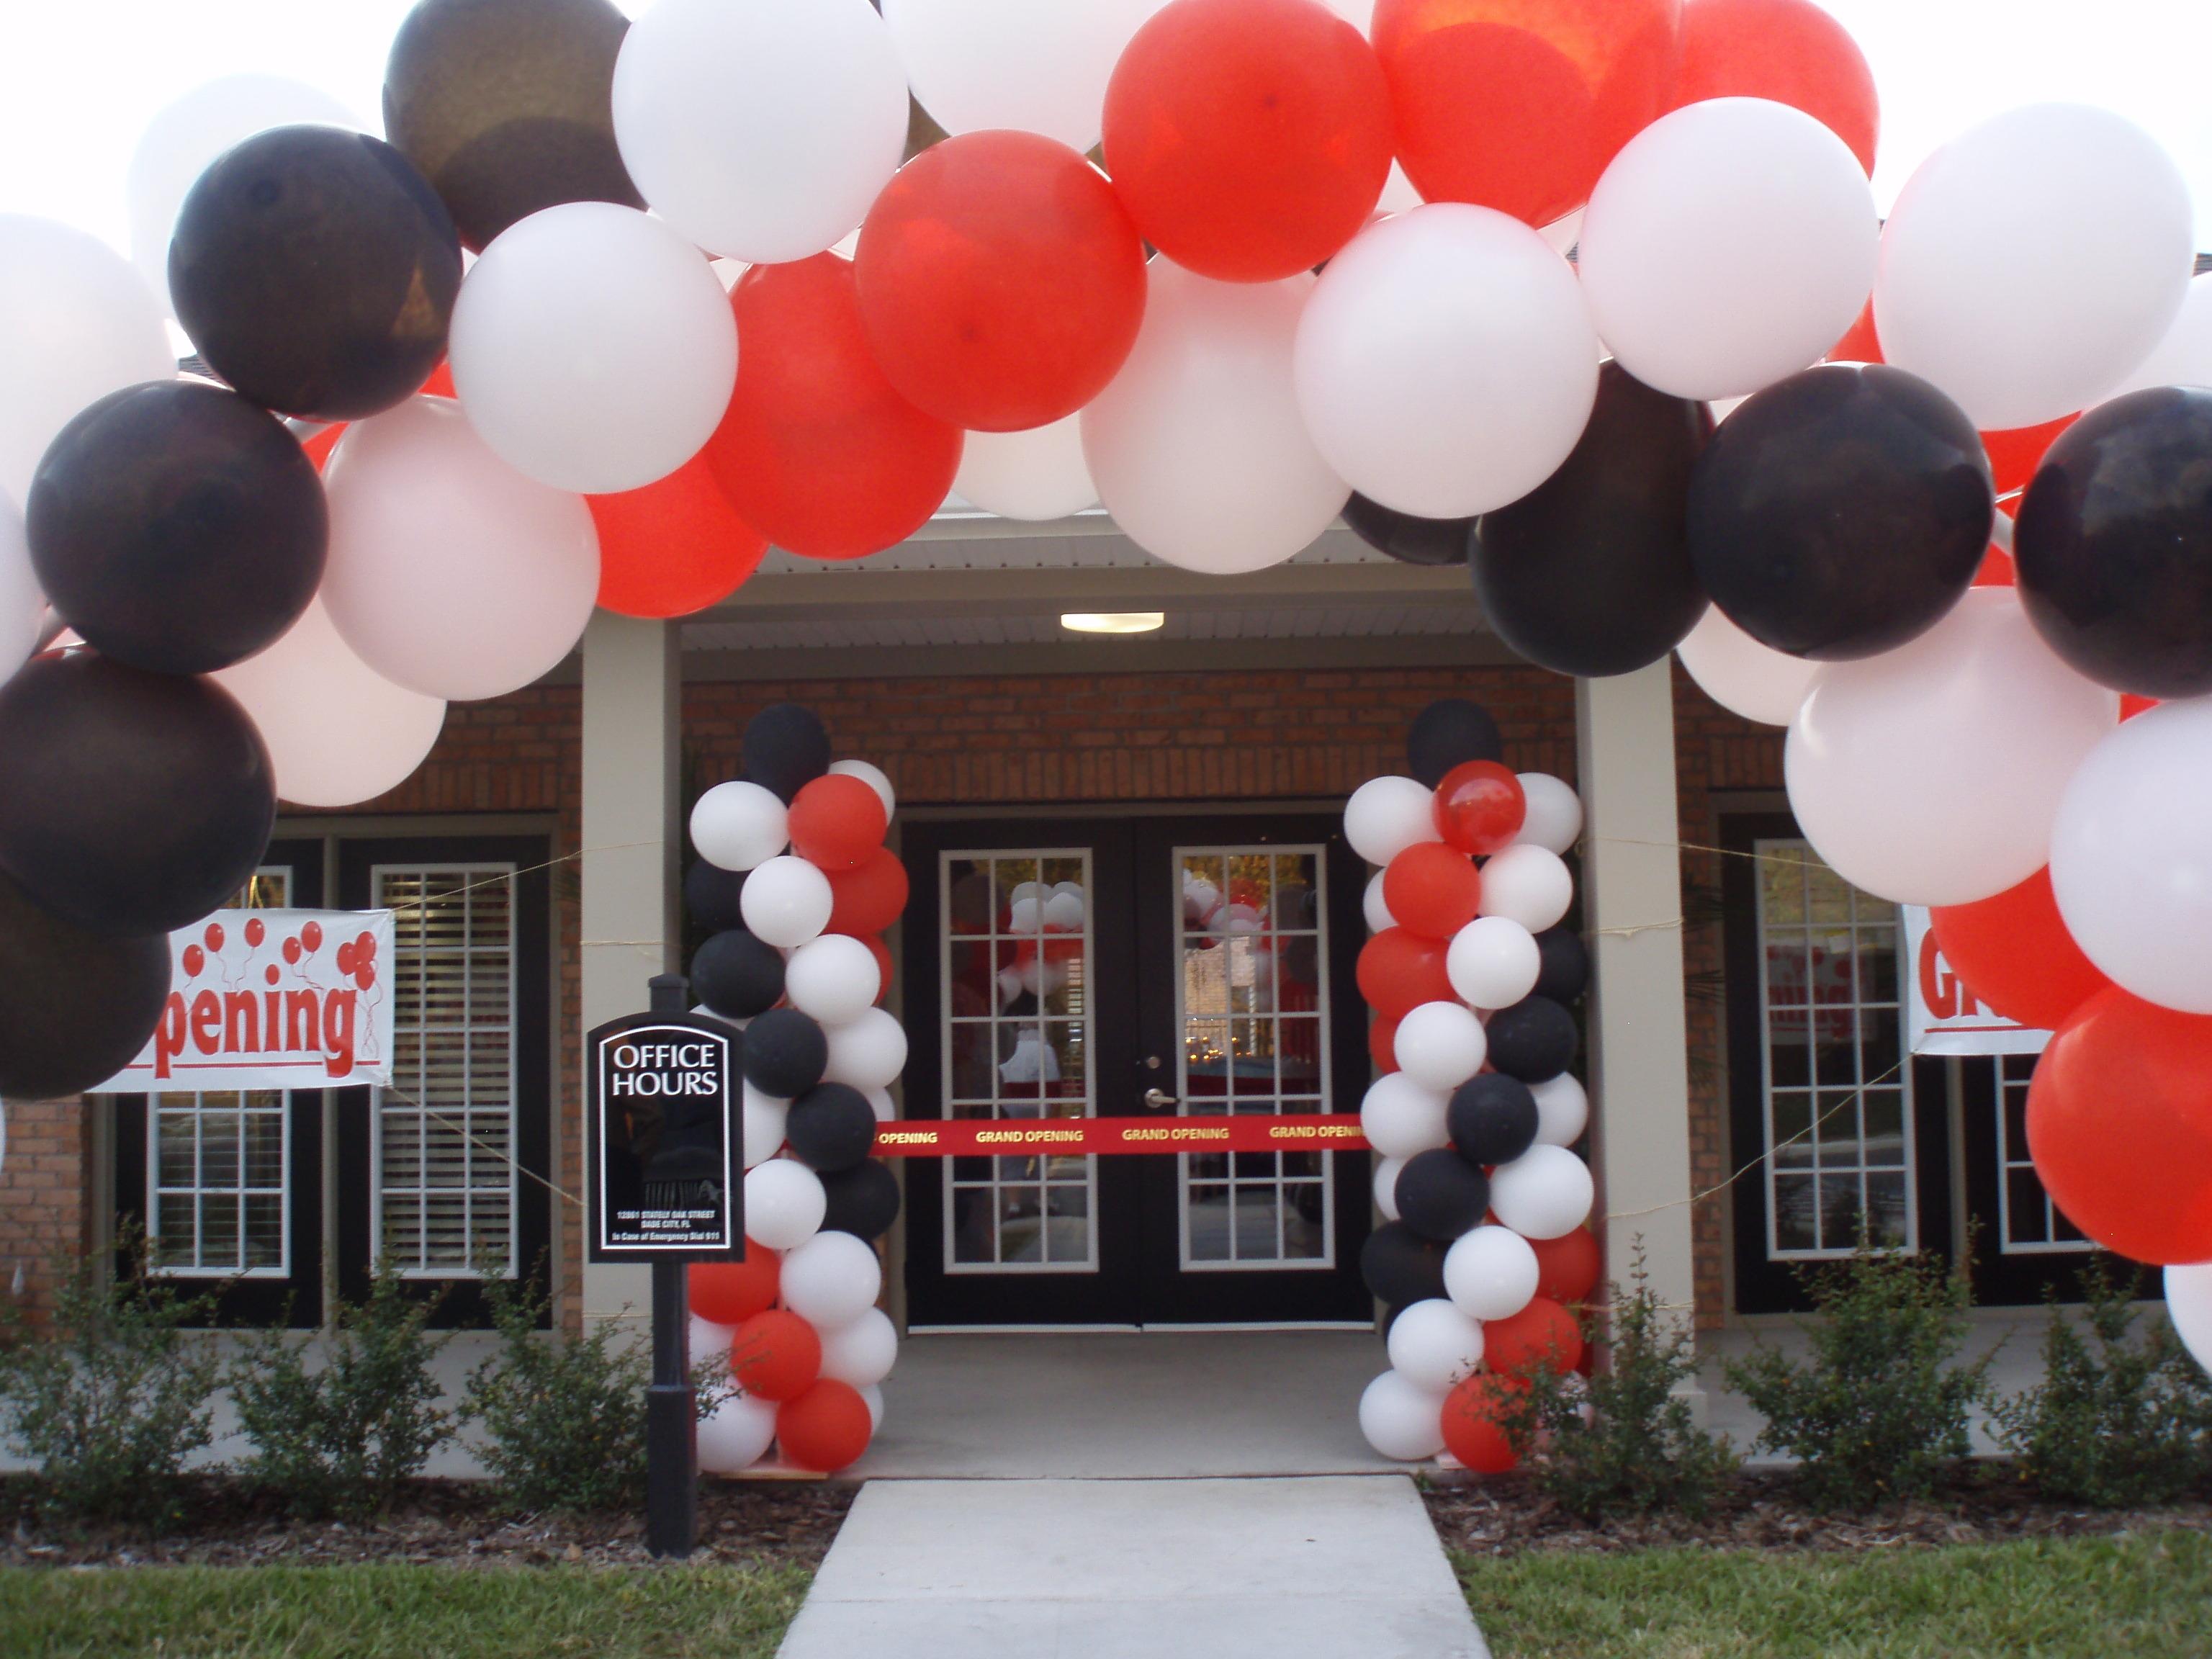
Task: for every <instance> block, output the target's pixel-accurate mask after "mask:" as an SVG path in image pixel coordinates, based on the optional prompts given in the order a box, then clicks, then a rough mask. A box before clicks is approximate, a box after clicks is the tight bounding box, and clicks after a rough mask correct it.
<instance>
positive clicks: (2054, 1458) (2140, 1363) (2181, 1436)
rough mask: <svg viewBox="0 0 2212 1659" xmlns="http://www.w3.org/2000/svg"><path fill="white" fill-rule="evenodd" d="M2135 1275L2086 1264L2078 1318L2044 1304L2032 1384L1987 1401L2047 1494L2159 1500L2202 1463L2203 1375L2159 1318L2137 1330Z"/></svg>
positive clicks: (2208, 1432) (2210, 1448) (2069, 1498)
mask: <svg viewBox="0 0 2212 1659" xmlns="http://www.w3.org/2000/svg"><path fill="white" fill-rule="evenodd" d="M2141 1282H2142V1275H2141V1273H2130V1274H2129V1275H2128V1276H2127V1278H2126V1279H2116V1278H2115V1277H2114V1276H2113V1275H2112V1273H2111V1272H2110V1271H2109V1269H2108V1268H2107V1267H2106V1265H2105V1264H2104V1263H2103V1262H2102V1261H2097V1262H2093V1263H2092V1264H2091V1265H2090V1266H2089V1267H2087V1268H2086V1269H2084V1270H2083V1271H2082V1273H2081V1293H2082V1301H2083V1305H2082V1308H2081V1312H2080V1315H2079V1316H2078V1319H2076V1318H2073V1317H2069V1316H2067V1314H2066V1313H2064V1312H2063V1311H2062V1310H2060V1309H2059V1307H2058V1306H2057V1302H2056V1300H2055V1298H2054V1300H2053V1302H2052V1304H2051V1323H2050V1325H2049V1326H2048V1327H2047V1328H2045V1332H2044V1337H2043V1381H2042V1383H2040V1384H2039V1385H2038V1386H2037V1387H2035V1388H2033V1389H2029V1390H2028V1391H2027V1393H2025V1394H2022V1395H2015V1397H2014V1398H2013V1399H2011V1400H2008V1401H2005V1402H2004V1403H2003V1404H2002V1405H2001V1406H1999V1407H1997V1408H1996V1419H1997V1424H1998V1426H1999V1428H2000V1430H2001V1431H2002V1436H2003V1438H2004V1443H2005V1445H2006V1446H2007V1447H2008V1449H2010V1450H2012V1451H2013V1452H2015V1453H2016V1454H2017V1455H2019V1457H2020V1460H2021V1470H2022V1472H2023V1473H2024V1474H2026V1475H2027V1478H2028V1479H2029V1480H2033V1482H2034V1483H2035V1485H2036V1486H2037V1487H2038V1488H2039V1489H2040V1490H2041V1492H2043V1494H2044V1495H2045V1497H2048V1498H2057V1499H2059V1500H2061V1501H2062V1502H2064V1503H2069V1504H2096V1505H2099V1506H2100V1507H2106V1508H2118V1507H2120V1506H2123V1505H2126V1504H2158V1503H2166V1502H2169V1501H2171V1500H2172V1499H2173V1498H2179V1497H2180V1496H2181V1495H2182V1494H2183V1493H2184V1492H2187V1491H2188V1490H2189V1489H2190V1488H2191V1486H2193V1485H2194V1484H2195V1483H2196V1481H2197V1479H2198V1478H2199V1477H2201V1476H2202V1475H2203V1474H2204V1473H2205V1472H2206V1468H2207V1462H2208V1456H2209V1455H2212V1385H2208V1383H2206V1381H2205V1378H2204V1374H2203V1372H2202V1371H2200V1370H2198V1369H2197V1364H2196V1362H2195V1361H2194V1360H2192V1359H2191V1358H2190V1357H2189V1353H2188V1351H2187V1350H2186V1349H2185V1348H2184V1347H2183V1346H2181V1343H2180V1341H2179V1339H2178V1338H2176V1337H2175V1335H2174V1334H2173V1329H2172V1326H2170V1325H2169V1324H2167V1323H2166V1321H2165V1320H2164V1319H2162V1318H2158V1319H2154V1320H2153V1321H2152V1322H2150V1324H2149V1326H2148V1330H2147V1331H2146V1332H2145V1333H2144V1334H2142V1337H2141V1339H2140V1340H2137V1336H2136V1312H2135V1310H2134V1309H2133V1308H2131V1307H2130V1305H2129V1304H2130V1302H2131V1301H2132V1300H2133V1299H2134V1297H2135V1296H2136V1292H2137V1291H2138V1289H2139V1288H2140V1285H2141Z"/></svg>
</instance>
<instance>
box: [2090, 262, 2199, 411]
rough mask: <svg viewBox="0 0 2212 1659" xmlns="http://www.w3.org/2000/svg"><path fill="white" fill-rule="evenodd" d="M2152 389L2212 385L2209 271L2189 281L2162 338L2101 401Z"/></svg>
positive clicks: (2108, 400)
mask: <svg viewBox="0 0 2212 1659" xmlns="http://www.w3.org/2000/svg"><path fill="white" fill-rule="evenodd" d="M2151 386H2212V271H2207V272H2206V273H2205V274H2204V275H2203V276H2197V277H2192V278H2191V280H2190V283H2189V293H2188V295H2187V296H2186V297H2185V299H2184V300H2183V301H2182V302H2181V309H2180V310H2179V311H2178V312H2176V313H2174V318H2173V323H2172V326H2170V327H2169V328H2168V329H2167V330H2166V335H2165V337H2164V338H2163V339H2161V340H2160V341H2159V343H2157V344H2156V345H2155V346H2153V347H2152V348H2151V353H2150V356H2148V357H2146V358H2144V359H2143V360H2142V362H2139V363H2137V364H2136V366H2135V370H2134V372H2133V373H2132V374H2129V375H2128V376H2127V377H2126V378H2125V379H2124V380H2121V382H2120V383H2119V384H2118V386H2114V387H2113V388H2112V390H2111V391H2110V392H2106V394H2105V397H2104V399H2103V401H2105V402H2107V403H2109V402H2111V401H2112V399H2113V398H2118V397H2121V396H2123V395H2124V394H2125V393H2127V392H2142V391H2145V390H2147V389H2148V388H2149V387H2151Z"/></svg>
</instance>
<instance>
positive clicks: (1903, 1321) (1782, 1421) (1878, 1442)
mask: <svg viewBox="0 0 2212 1659" xmlns="http://www.w3.org/2000/svg"><path fill="white" fill-rule="evenodd" d="M1804 1283H1805V1285H1806V1287H1807V1289H1808V1291H1810V1293H1811V1295H1812V1297H1813V1304H1814V1309H1815V1310H1817V1312H1818V1313H1819V1315H1820V1318H1819V1319H1818V1320H1817V1321H1816V1322H1814V1323H1812V1324H1810V1325H1808V1326H1807V1327H1805V1330H1806V1333H1807V1334H1808V1337H1809V1338H1810V1339H1811V1342H1812V1355H1811V1358H1809V1360H1808V1362H1806V1363H1805V1364H1796V1363H1794V1362H1792V1361H1790V1359H1788V1358H1784V1356H1783V1355H1782V1354H1781V1353H1779V1352H1777V1351H1775V1350H1774V1349H1771V1348H1768V1347H1765V1346H1761V1347H1760V1348H1759V1351H1758V1352H1755V1353H1754V1354H1753V1356H1752V1357H1751V1358H1750V1359H1748V1360H1747V1361H1745V1362H1743V1363H1741V1364H1736V1363H1731V1364H1729V1366H1728V1368H1727V1375H1728V1380H1729V1387H1731V1388H1733V1389H1736V1390H1737V1391H1738V1392H1739V1393H1741V1395H1743V1396H1744V1397H1745V1398H1746V1399H1747V1400H1748V1401H1750V1402H1751V1404H1752V1405H1753V1407H1754V1408H1756V1409H1757V1410H1758V1411H1759V1412H1760V1413H1763V1414H1764V1415H1765V1418H1766V1426H1765V1428H1764V1429H1762V1430H1761V1431H1759V1437H1758V1439H1757V1440H1756V1441H1755V1442H1754V1444H1756V1445H1759V1446H1760V1447H1763V1448H1765V1449H1768V1450H1771V1451H1776V1452H1780V1453H1783V1454H1784V1455H1788V1456H1791V1457H1795V1458H1796V1459H1797V1460H1798V1461H1799V1462H1798V1470H1797V1479H1798V1484H1799V1486H1800V1489H1801V1490H1802V1492H1803V1494H1804V1496H1805V1498H1806V1499H1807V1501H1808V1502H1809V1503H1811V1504H1814V1506H1815V1507H1818V1508H1823V1509H1870V1508H1873V1507H1874V1506H1875V1505H1876V1504H1883V1503H1887V1502H1890V1501H1892V1500H1894V1499H1899V1498H1917V1497H1922V1496H1924V1495H1925V1494H1926V1493H1928V1492H1929V1491H1930V1490H1932V1489H1933V1487H1934V1486H1935V1484H1936V1480H1937V1479H1938V1478H1939V1477H1940V1476H1941V1475H1942V1473H1943V1471H1944V1469H1945V1468H1946V1466H1947V1465H1948V1464H1949V1463H1951V1462H1954V1460H1956V1459H1959V1458H1961V1457H1964V1456H1965V1455H1966V1454H1967V1452H1968V1450H1969V1449H1970V1444H1971V1443H1970V1442H1969V1440H1968V1438H1967V1418H1968V1413H1970V1412H1971V1411H1972V1408H1973V1407H1974V1406H1975V1405H1976V1404H1977V1402H1978V1401H1980V1400H1981V1399H1982V1396H1983V1392H1984V1381H1983V1379H1984V1375H1985V1374H1986V1372H1987V1371H1988V1370H1989V1363H1990V1362H1989V1360H1988V1359H1986V1358H1984V1359H1983V1360H1982V1361H1980V1362H1979V1363H1978V1364H1973V1365H1963V1366H1962V1365H1960V1364H1956V1363H1955V1362H1956V1360H1957V1357H1958V1352H1959V1350H1960V1347H1961V1346H1963V1345H1964V1343H1965V1341H1966V1332H1967V1328H1968V1326H1967V1318H1966V1309H1967V1306H1968V1299H1967V1288H1966V1281H1965V1280H1964V1279H1960V1277H1958V1276H1957V1275H1956V1274H1954V1273H1953V1272H1952V1271H1951V1268H1950V1267H1949V1264H1948V1263H1947V1262H1945V1261H1941V1260H1940V1259H1938V1258H1936V1257H1934V1256H1929V1255H1908V1254H1905V1253H1902V1252H1895V1251H1877V1250H1870V1249H1864V1248H1862V1249H1860V1250H1859V1252H1858V1253H1857V1255H1852V1256H1850V1258H1848V1259H1847V1260H1845V1261H1838V1262H1835V1263H1832V1264H1828V1265H1824V1266H1822V1267H1815V1268H1814V1269H1812V1270H1811V1271H1809V1272H1808V1273H1806V1274H1805V1275H1804Z"/></svg>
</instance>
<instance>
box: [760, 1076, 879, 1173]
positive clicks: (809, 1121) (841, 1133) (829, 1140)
mask: <svg viewBox="0 0 2212 1659" xmlns="http://www.w3.org/2000/svg"><path fill="white" fill-rule="evenodd" d="M783 1138H784V1141H785V1144H786V1145H787V1146H789V1147H790V1148H791V1155H792V1156H793V1158H797V1159H798V1160H799V1162H800V1163H801V1164H805V1165H806V1167H807V1168H808V1169H810V1170H849V1169H851V1168H852V1167H853V1166H854V1164H858V1163H859V1162H860V1160H861V1159H862V1158H866V1156H867V1155H868V1149H869V1148H870V1147H872V1146H874V1145H875V1144H876V1113H875V1109H874V1108H873V1107H872V1106H870V1105H869V1104H868V1097H866V1095H864V1094H862V1093H861V1092H860V1091H859V1090H858V1089H855V1088H854V1087H853V1085H851V1084H849V1083H817V1084H816V1085H814V1086H813V1087H812V1088H811V1089H809V1090H808V1091H806V1092H805V1094H803V1095H801V1096H799V1098H798V1099H796V1100H794V1101H793V1102H792V1103H791V1114H790V1115H789V1116H788V1117H787V1118H786V1119H785V1120H784V1131H783Z"/></svg>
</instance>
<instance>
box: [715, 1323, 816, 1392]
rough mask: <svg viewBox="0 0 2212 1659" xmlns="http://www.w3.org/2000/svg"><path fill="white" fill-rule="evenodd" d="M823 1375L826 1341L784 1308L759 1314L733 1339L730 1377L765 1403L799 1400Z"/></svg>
mask: <svg viewBox="0 0 2212 1659" xmlns="http://www.w3.org/2000/svg"><path fill="white" fill-rule="evenodd" d="M821 1373H822V1339H821V1338H820V1337H819V1336H817V1335H816V1334H815V1331H814V1327H813V1326H811V1325H810V1324H808V1323H807V1322H805V1320H803V1319H801V1318H800V1317H799V1316H798V1315H797V1314H795V1313H791V1312H789V1311H787V1310H784V1309H782V1308H770V1309H769V1310H768V1311H766V1312H765V1313H757V1314H755V1315H753V1316H752V1317H751V1318H750V1319H748V1320H746V1321H745V1322H744V1323H743V1324H741V1325H739V1326H738V1329H737V1334H736V1335H734V1336H732V1338H731V1339H730V1378H731V1380H732V1382H734V1383H736V1384H737V1385H738V1387H739V1388H741V1389H744V1391H745V1392H746V1393H747V1394H750V1395H756V1396H757V1397H758V1398H760V1399H763V1400H796V1399H797V1398H798V1397H799V1395H802V1394H804V1393H805V1392H806V1389H807V1387H808V1385H809V1384H810V1383H812V1382H813V1381H814V1379H815V1378H816V1377H817V1376H820V1375H821Z"/></svg>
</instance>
